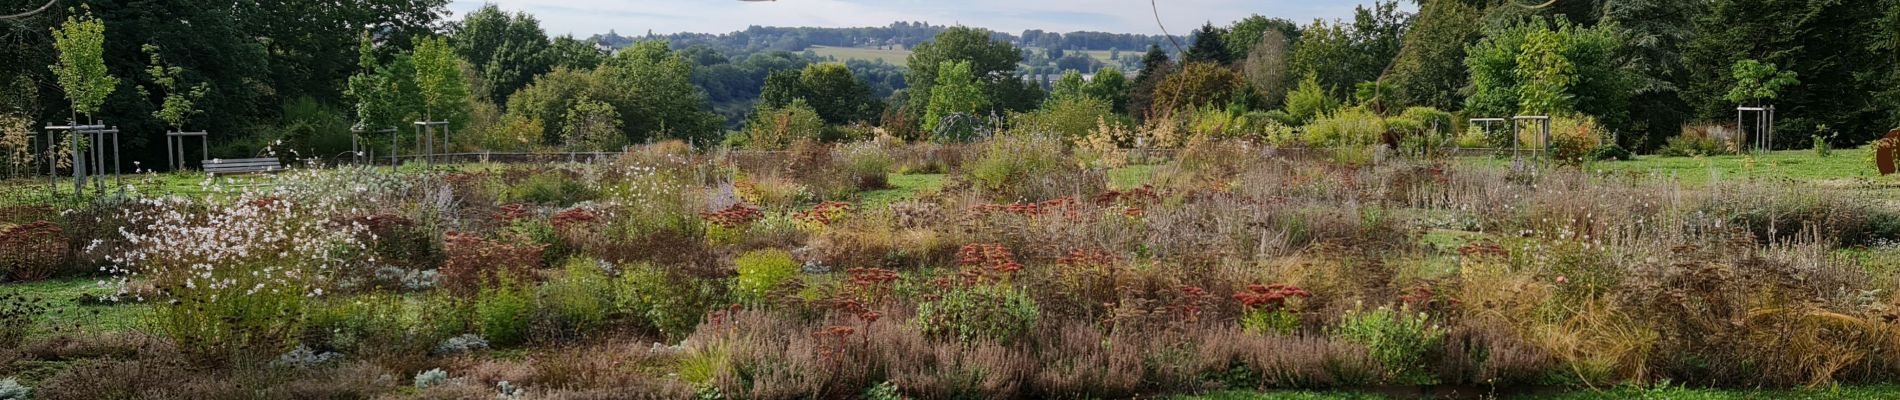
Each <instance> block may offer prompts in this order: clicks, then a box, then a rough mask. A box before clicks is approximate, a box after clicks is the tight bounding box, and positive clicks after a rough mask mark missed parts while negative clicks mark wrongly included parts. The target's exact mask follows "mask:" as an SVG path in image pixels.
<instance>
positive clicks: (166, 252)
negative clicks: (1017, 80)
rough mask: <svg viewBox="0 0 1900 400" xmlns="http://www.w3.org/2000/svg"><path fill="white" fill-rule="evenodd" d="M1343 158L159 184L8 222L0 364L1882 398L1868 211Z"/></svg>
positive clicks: (638, 380)
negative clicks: (1840, 389) (59, 287)
mask: <svg viewBox="0 0 1900 400" xmlns="http://www.w3.org/2000/svg"><path fill="white" fill-rule="evenodd" d="M1348 151H1351V152H1354V153H1355V154H1351V155H1345V156H1342V155H1339V154H1332V152H1329V151H1325V150H1289V149H1282V148H1275V147H1269V146H1262V145H1259V144H1255V143H1252V142H1245V141H1223V140H1211V139H1194V140H1190V141H1189V142H1188V143H1186V144H1185V146H1183V147H1181V148H1179V149H1177V150H1173V151H1168V152H1159V153H1152V154H1148V153H1144V154H1134V153H1132V152H1128V151H1125V150H1117V149H1115V147H1114V146H1106V147H1102V148H1101V150H1090V147H1089V146H1087V145H1086V144H1082V145H1074V144H1072V143H1066V142H1064V141H1062V140H1057V139H1049V138H1044V137H1041V136H1037V135H1005V136H1000V137H998V138H994V139H989V140H986V141H980V142H975V143H970V144H944V145H939V144H908V145H906V144H896V143H894V142H886V141H872V142H861V143H856V144H840V145H823V144H815V143H809V142H806V143H800V144H798V145H794V146H792V149H791V150H789V151H785V152H739V151H729V150H718V151H695V150H692V149H691V148H689V147H687V146H684V145H680V144H677V143H663V144H657V145H649V146H640V147H635V148H633V149H632V150H630V151H627V152H625V153H623V154H620V155H618V156H616V157H612V158H610V159H605V160H601V161H599V162H594V163H570V164H545V165H533V166H525V165H514V166H505V165H495V164H468V165H456V166H443V167H439V168H436V169H433V170H429V169H423V168H403V169H390V168H374V167H331V168H308V169H296V170H293V171H290V172H286V173H283V174H279V175H274V176H254V177H237V178H232V177H205V178H202V181H201V182H200V185H199V188H198V190H191V191H179V190H169V189H164V188H163V187H162V186H160V185H156V184H153V183H152V182H153V181H155V180H162V179H169V178H163V177H159V176H157V175H150V176H146V177H141V178H134V179H132V180H131V182H132V183H131V184H130V185H129V186H128V191H127V192H126V194H124V195H120V196H107V197H98V198H94V199H91V200H90V201H85V202H78V203H71V202H68V203H45V204H27V203H19V204H12V205H9V206H7V207H5V208H3V209H0V224H4V225H0V227H4V233H0V243H5V246H6V251H5V257H6V258H5V264H4V265H5V270H4V271H3V272H4V274H5V277H6V279H7V280H8V281H11V282H19V283H17V284H13V285H16V287H21V286H19V285H27V287H30V286H31V285H37V284H36V283H33V282H39V281H43V280H46V279H49V278H51V279H54V281H52V282H60V281H61V280H84V281H85V282H86V284H85V285H83V287H81V288H79V289H78V290H71V291H31V290H16V291H12V292H9V293H8V294H6V295H5V296H0V344H4V345H6V350H4V351H0V357H4V360H0V362H4V363H0V365H4V366H5V371H6V374H8V375H10V376H15V377H17V378H16V379H18V381H15V386H18V385H19V384H20V383H21V382H24V383H26V384H29V385H31V387H32V388H31V392H32V393H33V395H34V396H35V397H36V398H43V399H66V398H488V397H495V396H501V397H505V398H563V399H579V398H629V397H646V398H733V399H802V398H860V397H862V398H880V399H882V398H1128V397H1147V396H1161V395H1174V394H1191V393H1205V392H1212V391H1223V390H1244V391H1259V390H1281V389H1319V390H1327V389H1350V388H1365V387H1472V388H1483V389H1482V390H1486V391H1489V392H1490V393H1510V392H1511V391H1513V390H1517V389H1520V388H1550V387H1558V388H1565V389H1568V390H1588V389H1604V390H1608V389H1613V388H1627V387H1644V386H1647V385H1654V384H1659V383H1673V384H1676V385H1690V386H1696V387H1729V388H1758V387H1777V388H1793V387H1820V386H1830V385H1877V384H1884V383H1892V382H1896V379H1900V292H1895V289H1900V249H1896V248H1895V247H1894V243H1893V242H1892V241H1893V240H1894V239H1895V238H1896V237H1900V236H1897V235H1900V212H1896V211H1894V210H1893V209H1892V208H1891V207H1890V204H1887V203H1883V202H1882V201H1879V200H1869V199H1875V197H1874V196H1868V195H1867V194H1868V192H1867V191H1868V190H1877V189H1863V188H1859V187H1852V186H1840V185H1815V184H1809V183H1800V182H1774V181H1766V180H1756V179H1748V178H1734V179H1726V180H1715V181H1710V182H1697V183H1696V184H1685V183H1683V182H1682V181H1681V179H1680V178H1676V177H1672V176H1668V175H1662V174H1644V173H1635V172H1595V170H1594V169H1592V168H1588V167H1584V168H1579V167H1558V166H1554V165H1542V166H1540V165H1538V164H1535V163H1515V164H1514V166H1512V167H1502V166H1499V165H1496V164H1495V163H1484V162H1469V161H1466V160H1460V159H1456V158H1443V157H1398V156H1393V155H1387V154H1385V153H1386V152H1385V151H1378V150H1374V151H1371V152H1365V151H1360V150H1348ZM1342 160H1363V161H1342ZM1130 161H1134V162H1133V163H1131V162H1130ZM1129 171H1135V172H1134V173H1132V178H1113V179H1112V178H1111V177H1125V176H1129V175H1131V173H1130V172H1129ZM919 180H923V181H929V182H933V184H929V185H922V184H917V183H916V182H917V181H919ZM141 188H144V189H145V190H141ZM74 312H78V313H91V314H92V315H91V316H87V315H78V316H67V315H64V314H62V313H74ZM102 313H103V314H109V315H117V316H119V317H120V318H125V319H129V321H128V322H126V323H125V324H123V325H102V324H100V323H99V321H98V320H99V319H100V318H102V317H99V316H98V315H100V314H102Z"/></svg>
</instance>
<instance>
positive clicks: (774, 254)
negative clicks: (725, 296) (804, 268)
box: [733, 249, 799, 304]
mask: <svg viewBox="0 0 1900 400" xmlns="http://www.w3.org/2000/svg"><path fill="white" fill-rule="evenodd" d="M733 263H734V264H737V266H738V270H739V279H738V284H737V288H736V289H737V290H736V293H734V295H735V296H737V297H738V298H739V300H740V301H741V302H744V303H752V304H759V303H760V302H762V301H763V300H764V299H765V296H766V295H768V294H771V293H772V291H773V290H775V289H778V287H779V286H781V285H784V284H785V282H787V281H791V280H792V277H794V276H797V275H798V271H799V265H798V260H794V259H792V254H791V253H787V252H785V250H779V249H770V250H754V251H748V252H746V253H745V254H741V255H739V258H738V259H737V260H734V261H733Z"/></svg>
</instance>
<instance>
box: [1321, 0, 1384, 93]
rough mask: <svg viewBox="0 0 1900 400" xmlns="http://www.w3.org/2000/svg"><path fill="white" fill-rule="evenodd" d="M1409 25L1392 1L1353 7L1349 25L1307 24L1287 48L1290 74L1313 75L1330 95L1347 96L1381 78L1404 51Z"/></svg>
mask: <svg viewBox="0 0 1900 400" xmlns="http://www.w3.org/2000/svg"><path fill="white" fill-rule="evenodd" d="M1411 23H1412V14H1411V13H1407V12H1403V11H1399V9H1398V2H1396V1H1380V2H1377V3H1374V4H1373V7H1372V8H1366V7H1364V6H1360V7H1357V8H1355V9H1354V10H1353V20H1352V22H1351V23H1350V24H1347V23H1343V22H1335V23H1330V24H1329V23H1326V22H1324V21H1317V20H1316V21H1313V24H1312V25H1309V26H1307V27H1306V28H1304V29H1301V31H1300V40H1299V42H1298V43H1297V44H1295V45H1294V46H1293V59H1292V63H1293V70H1294V71H1299V72H1300V73H1302V74H1304V73H1309V72H1310V73H1314V74H1317V75H1318V76H1319V81H1320V84H1321V85H1323V86H1325V87H1327V90H1328V91H1330V92H1332V93H1333V94H1334V95H1336V96H1343V95H1345V94H1349V92H1350V91H1352V90H1353V88H1354V85H1357V84H1358V83H1359V82H1365V81H1371V80H1376V79H1378V78H1379V76H1380V75H1382V74H1384V73H1385V70H1386V67H1387V66H1389V65H1391V64H1392V61H1393V59H1395V58H1397V57H1398V55H1399V50H1400V49H1402V48H1403V47H1404V41H1405V32H1406V30H1407V29H1408V27H1409V26H1410V25H1411Z"/></svg>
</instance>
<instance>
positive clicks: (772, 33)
mask: <svg viewBox="0 0 1900 400" xmlns="http://www.w3.org/2000/svg"><path fill="white" fill-rule="evenodd" d="M946 28H948V26H946V25H931V24H930V23H928V22H895V23H892V24H891V25H890V26H884V27H864V28H811V27H797V28H784V27H762V26H754V27H750V28H746V30H743V31H738V32H732V33H724V34H710V33H675V34H670V35H653V34H647V35H641V36H622V35H620V34H619V33H615V32H608V33H607V34H604V35H595V36H594V37H593V40H596V41H598V42H599V43H601V44H605V45H608V46H612V47H614V48H620V47H625V46H628V45H631V44H632V43H633V42H634V41H637V40H642V39H663V40H666V41H668V42H670V43H672V45H673V47H674V48H685V47H688V46H692V45H696V44H702V45H706V46H708V47H712V48H714V49H717V50H720V51H721V52H725V53H736V54H749V53H757V52H765V51H791V52H800V51H805V50H808V49H811V48H812V47H814V46H824V47H833V48H860V49H890V50H901V49H909V48H911V47H915V46H916V45H917V44H919V43H923V42H925V41H929V40H930V39H931V38H934V37H936V36H937V34H938V33H941V32H943V30H944V29H946ZM993 37H994V38H995V39H999V40H1006V41H1009V42H1011V43H1014V44H1016V45H1017V46H1019V47H1025V48H1043V49H1061V50H1095V51H1109V50H1122V51H1124V52H1139V51H1143V50H1146V49H1147V48H1148V45H1150V44H1161V43H1165V42H1167V40H1168V38H1167V37H1166V36H1162V35H1141V34H1127V33H1108V32H1070V33H1056V32H1045V31H1042V30H1039V29H1032V30H1027V31H1023V32H1022V34H1020V35H1016V34H1009V33H1003V32H996V33H995V34H994V35H993ZM1182 40H1185V38H1183V39H1182ZM894 64H895V63H894Z"/></svg>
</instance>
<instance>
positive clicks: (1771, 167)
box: [1465, 149, 1878, 185]
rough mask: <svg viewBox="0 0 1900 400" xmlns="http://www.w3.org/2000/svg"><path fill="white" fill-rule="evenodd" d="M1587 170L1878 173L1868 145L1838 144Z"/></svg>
mask: <svg viewBox="0 0 1900 400" xmlns="http://www.w3.org/2000/svg"><path fill="white" fill-rule="evenodd" d="M1465 161H1466V162H1471V163H1475V164H1478V165H1487V166H1496V167H1508V166H1510V165H1511V159H1509V158H1497V157H1468V158H1466V159H1465ZM1584 168H1586V169H1587V170H1589V171H1600V172H1607V173H1617V174H1622V173H1631V172H1634V173H1638V174H1645V175H1650V176H1655V177H1660V178H1675V179H1680V180H1681V181H1682V182H1683V183H1687V184H1693V185H1701V184H1706V183H1709V182H1715V181H1732V180H1743V179H1765V180H1796V181H1803V182H1812V183H1821V184H1829V185H1848V184H1852V183H1854V182H1856V181H1858V180H1861V179H1866V178H1873V177H1875V176H1876V175H1878V174H1877V173H1876V172H1875V171H1874V166H1873V164H1872V163H1871V162H1869V161H1867V150H1858V149H1855V150H1835V151H1834V153H1833V155H1832V156H1829V157H1820V156H1818V155H1816V154H1814V151H1813V150H1782V151H1776V152H1773V153H1769V154H1755V155H1728V156H1714V157H1662V156H1641V157H1637V159H1636V160H1635V161H1603V162H1595V163H1591V164H1589V165H1586V166H1585V167H1584Z"/></svg>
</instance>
